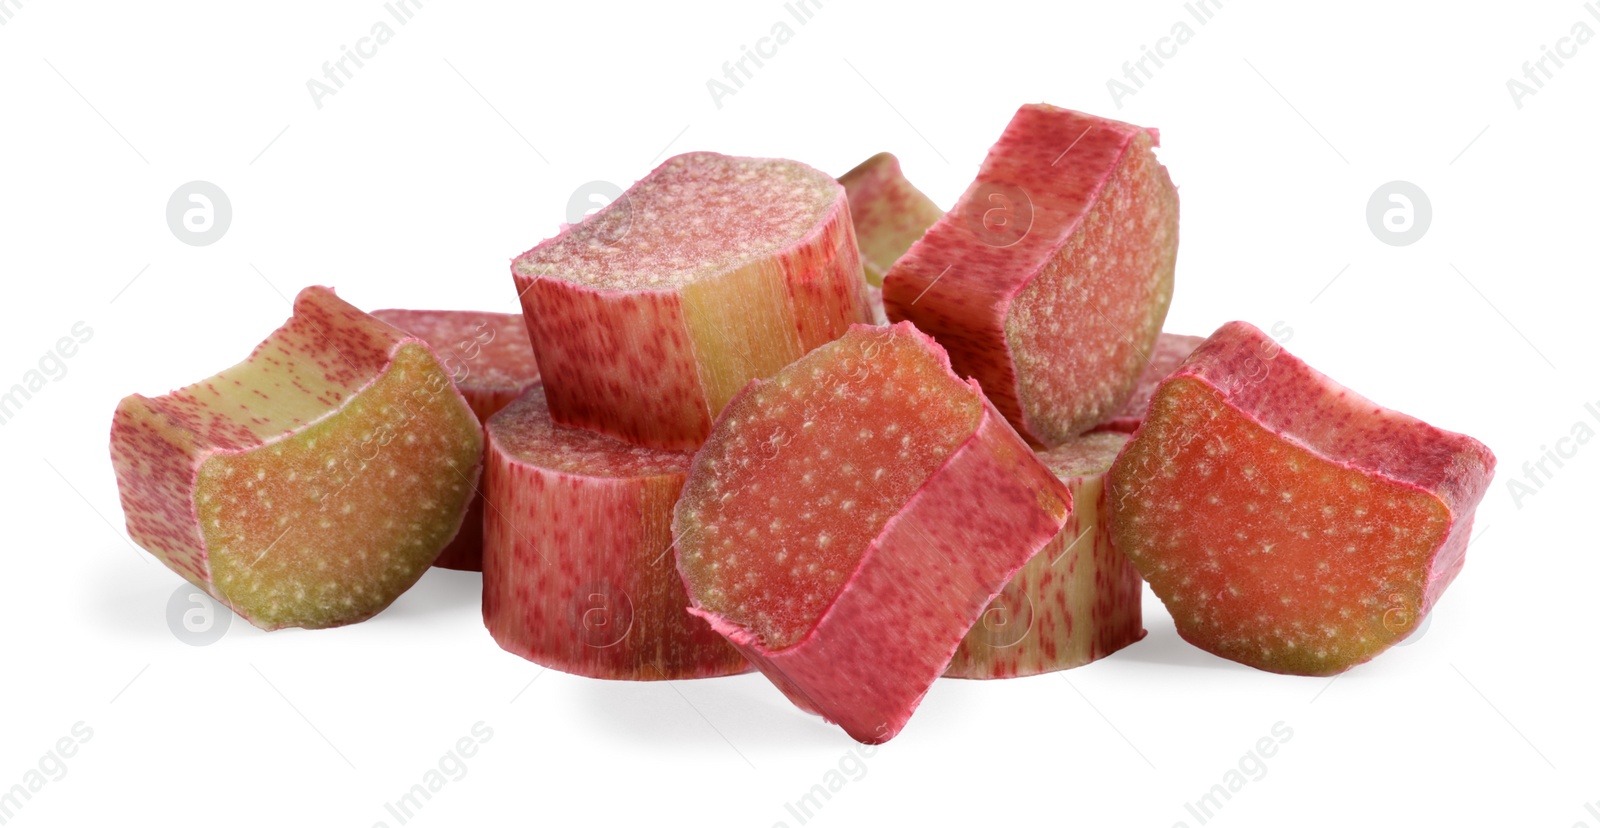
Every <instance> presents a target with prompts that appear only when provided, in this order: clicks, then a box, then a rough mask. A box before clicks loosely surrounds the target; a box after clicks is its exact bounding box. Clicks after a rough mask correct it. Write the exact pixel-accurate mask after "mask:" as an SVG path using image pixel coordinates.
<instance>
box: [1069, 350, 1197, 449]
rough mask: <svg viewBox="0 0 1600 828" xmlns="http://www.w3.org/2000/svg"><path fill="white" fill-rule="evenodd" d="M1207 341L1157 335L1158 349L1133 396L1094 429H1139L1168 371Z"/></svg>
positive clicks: (1172, 369) (1141, 376) (1151, 357)
mask: <svg viewBox="0 0 1600 828" xmlns="http://www.w3.org/2000/svg"><path fill="white" fill-rule="evenodd" d="M1204 341H1206V338H1205V337H1203V336H1184V335H1182V334H1169V333H1163V334H1162V335H1161V336H1160V337H1159V338H1157V339H1156V348H1155V353H1152V354H1150V361H1149V362H1147V363H1145V366H1144V370H1143V371H1140V372H1139V382H1138V384H1136V385H1135V386H1134V388H1133V396H1131V397H1129V398H1128V401H1127V402H1125V403H1123V404H1122V407H1121V408H1120V409H1117V412H1116V413H1115V414H1113V415H1112V416H1111V418H1110V419H1108V420H1106V421H1105V422H1103V423H1101V424H1099V425H1097V426H1095V427H1094V430H1095V431H1120V432H1122V433H1124V434H1132V433H1134V432H1135V431H1138V430H1139V423H1141V422H1143V421H1144V412H1145V409H1147V408H1149V407H1150V398H1151V397H1153V396H1155V393H1156V386H1158V385H1160V384H1161V381H1162V380H1164V379H1166V378H1167V375H1168V374H1170V373H1172V372H1173V371H1176V370H1178V366H1179V365H1182V364H1183V361H1184V360H1186V359H1188V358H1189V354H1191V353H1193V352H1194V349H1195V348H1198V347H1200V343H1202V342H1204Z"/></svg>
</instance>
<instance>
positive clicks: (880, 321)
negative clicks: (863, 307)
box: [867, 285, 889, 325]
mask: <svg viewBox="0 0 1600 828" xmlns="http://www.w3.org/2000/svg"><path fill="white" fill-rule="evenodd" d="M867 307H868V308H870V309H871V310H872V314H871V315H872V324H874V325H887V324H889V316H888V314H886V313H884V311H883V288H881V287H873V286H872V285H867Z"/></svg>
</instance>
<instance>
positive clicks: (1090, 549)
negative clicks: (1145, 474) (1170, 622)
mask: <svg viewBox="0 0 1600 828" xmlns="http://www.w3.org/2000/svg"><path fill="white" fill-rule="evenodd" d="M1127 442H1128V436H1127V435H1126V434H1117V433H1105V434H1086V435H1084V436H1082V437H1076V438H1073V439H1071V440H1068V441H1067V442H1065V443H1063V444H1061V445H1060V446H1057V447H1056V448H1053V449H1050V450H1049V451H1046V452H1043V453H1041V454H1040V455H1039V459H1041V460H1043V461H1044V464H1045V465H1046V466H1048V467H1049V468H1050V471H1052V472H1054V473H1055V475H1056V477H1058V478H1060V479H1061V482H1063V483H1065V484H1067V491H1069V492H1071V493H1072V515H1071V516H1069V517H1068V518H1067V522H1066V525H1064V526H1062V527H1061V532H1060V533H1059V534H1057V535H1056V536H1055V539H1054V540H1052V541H1050V542H1049V543H1048V544H1046V545H1045V547H1044V548H1043V549H1041V550H1039V553H1038V554H1037V555H1034V556H1033V560H1031V561H1028V565H1027V566H1024V567H1023V568H1022V569H1021V570H1020V571H1019V572H1017V574H1016V576H1014V577H1013V578H1012V579H1011V582H1010V583H1008V584H1006V588H1005V589H1003V590H1001V592H1000V594H999V595H998V596H996V597H995V599H994V601H992V602H990V604H989V607H988V608H987V609H985V610H984V612H983V615H982V617H980V618H979V619H978V623H977V624H975V625H973V627H972V630H971V631H970V632H968V633H967V637H966V638H965V639H964V640H962V642H961V647H960V648H959V649H957V650H956V654H955V658H953V659H951V661H950V667H949V668H948V669H947V670H945V673H944V674H945V675H946V676H950V677H952V678H970V679H993V678H1011V677H1013V676H1032V675H1037V674H1039V673H1048V672H1052V671H1054V670H1066V669H1069V668H1072V667H1081V666H1083V665H1085V664H1088V663H1089V662H1091V661H1095V660H1097V659H1101V658H1105V657H1106V656H1108V655H1110V654H1112V653H1114V652H1116V651H1118V650H1120V649H1122V648H1123V647H1126V646H1128V645H1129V644H1132V643H1134V642H1136V641H1138V640H1139V639H1141V638H1144V634H1145V633H1144V623H1143V621H1142V618H1141V614H1140V600H1141V599H1142V598H1143V594H1144V581H1143V580H1142V579H1140V577H1139V571H1138V570H1137V569H1134V567H1133V564H1132V563H1130V562H1129V561H1128V559H1127V558H1126V557H1125V556H1123V555H1122V553H1120V552H1118V551H1117V550H1116V547H1115V546H1113V545H1112V543H1111V525H1110V523H1109V522H1108V521H1107V520H1106V508H1105V506H1106V504H1105V474H1106V472H1107V471H1109V470H1110V469H1111V461H1112V460H1114V459H1116V456H1117V452H1119V451H1121V450H1122V447H1123V446H1125V445H1127Z"/></svg>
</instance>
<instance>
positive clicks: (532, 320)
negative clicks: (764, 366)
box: [512, 187, 871, 450]
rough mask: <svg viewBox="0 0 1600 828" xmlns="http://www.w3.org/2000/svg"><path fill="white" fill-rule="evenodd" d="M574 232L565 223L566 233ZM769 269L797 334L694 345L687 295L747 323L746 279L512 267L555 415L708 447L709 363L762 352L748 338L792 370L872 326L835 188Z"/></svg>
mask: <svg viewBox="0 0 1600 828" xmlns="http://www.w3.org/2000/svg"><path fill="white" fill-rule="evenodd" d="M569 232H571V228H568V229H567V230H563V231H562V235H565V234H566V233H569ZM560 238H561V236H560V235H558V236H556V237H555V239H560ZM555 239H551V240H549V241H546V242H544V243H542V244H541V245H540V247H542V246H544V245H546V244H551V243H553V242H554V241H555ZM539 249H540V248H539V247H535V248H534V249H533V250H530V251H528V252H527V253H524V254H523V257H528V256H533V255H535V254H536V253H538V251H539ZM772 263H773V264H775V265H776V267H777V270H778V272H779V273H781V274H782V276H781V281H782V283H783V285H782V287H783V290H784V292H785V293H786V294H787V300H788V302H787V304H788V307H787V309H786V311H787V316H788V317H789V318H790V319H792V327H789V328H787V329H784V330H749V329H745V330H738V331H733V330H730V329H728V328H727V327H725V326H719V329H718V332H717V333H718V335H722V336H726V340H718V341H697V340H696V337H695V335H694V333H693V331H692V329H691V325H690V320H689V311H688V308H687V306H686V300H685V292H686V291H687V290H701V291H718V294H717V302H715V303H712V302H703V303H702V304H703V305H704V304H720V305H721V306H722V310H723V312H724V313H725V314H726V313H730V312H731V313H732V314H733V315H732V317H731V318H735V319H737V318H739V317H741V316H742V314H739V313H738V312H737V309H739V308H741V307H744V306H748V305H751V304H753V303H755V302H757V301H760V298H759V297H755V296H751V295H749V291H748V290H747V288H746V287H745V283H744V282H733V281H729V283H728V284H727V285H726V286H720V287H719V286H718V285H717V284H716V283H715V280H716V279H717V278H718V277H711V279H706V280H701V281H700V282H697V283H695V284H694V285H691V286H690V287H688V288H684V289H666V290H644V289H640V290H614V289H604V288H596V287H591V286H588V285H582V284H578V283H576V282H572V281H567V280H563V279H553V278H539V279H536V278H532V277H529V276H525V275H523V274H522V273H519V272H518V271H517V269H516V267H515V265H513V267H512V278H513V280H514V281H515V283H516V287H517V293H518V295H519V296H521V298H522V308H523V315H524V317H525V318H526V321H527V326H528V333H529V335H530V337H531V339H532V341H533V347H534V350H535V352H537V354H538V358H539V369H540V374H541V376H542V378H543V382H544V388H545V393H546V395H547V396H548V398H549V401H550V414H551V416H552V417H554V418H555V421H556V422H558V423H560V424H562V425H566V426H576V427H581V428H588V429H591V430H594V431H600V432H603V433H605V434H610V435H612V436H614V437H619V438H621V439H624V440H628V441H630V442H633V443H637V444H639V445H643V446H649V447H651V448H659V449H667V450H684V449H689V450H692V449H695V448H697V447H699V445H700V444H701V443H702V442H704V441H705V438H706V435H707V434H708V433H710V430H711V422H712V420H713V418H715V417H716V415H717V414H718V413H719V411H720V410H721V401H718V400H715V399H713V396H712V395H711V394H710V393H709V392H708V389H707V378H706V376H705V372H706V371H707V370H708V368H707V364H708V363H710V362H713V361H715V362H719V363H726V362H729V361H732V362H738V361H740V355H742V354H743V353H745V352H748V351H752V350H759V349H755V348H751V347H750V344H749V342H748V341H747V340H750V339H753V340H757V341H759V342H760V343H761V345H762V346H764V347H765V348H767V349H772V348H776V349H779V350H781V351H782V352H783V353H784V354H785V356H786V358H785V359H783V360H782V364H787V363H788V362H791V361H793V360H795V359H798V358H799V357H801V356H803V355H804V354H805V353H806V352H808V351H810V350H811V349H813V348H816V347H817V346H818V345H822V344H824V343H826V342H831V341H832V340H834V339H835V338H837V337H838V336H839V335H840V334H842V333H844V331H845V329H846V328H848V327H849V326H850V325H851V324H853V323H859V322H868V321H870V320H871V310H870V308H869V307H868V304H867V296H866V282H865V280H864V279H863V278H862V275H861V273H862V271H861V260H860V254H859V252H858V251H857V250H856V240H855V231H854V229H853V228H852V226H851V223H850V210H849V206H848V202H847V200H846V197H845V193H844V189H843V188H842V187H841V188H838V197H837V200H836V201H835V203H834V206H833V208H832V210H831V211H830V212H829V213H828V214H827V217H826V218H825V219H824V220H823V221H822V222H820V223H819V224H818V226H817V227H816V228H815V229H814V230H813V231H812V232H811V233H809V234H807V235H806V236H805V237H804V238H802V239H801V240H800V241H799V242H797V243H795V244H793V245H791V246H789V247H787V248H784V249H783V250H781V251H779V252H778V253H776V254H775V255H774V256H772ZM725 281H728V280H725ZM776 367H781V364H780V365H778V366H775V367H774V370H776ZM756 378H759V375H750V376H748V377H746V379H756ZM740 385H742V382H741V383H739V384H737V385H735V386H734V387H735V388H737V387H739V386H740Z"/></svg>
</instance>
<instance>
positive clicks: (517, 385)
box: [372, 309, 539, 572]
mask: <svg viewBox="0 0 1600 828" xmlns="http://www.w3.org/2000/svg"><path fill="white" fill-rule="evenodd" d="M372 315H373V316H374V317H376V318H378V319H379V320H381V321H383V322H386V323H388V324H390V325H393V326H395V327H396V328H398V329H400V330H402V331H407V332H409V333H411V334H414V335H416V336H420V337H422V338H423V339H425V340H427V341H428V344H429V345H432V346H433V349H434V351H435V352H437V353H438V354H439V356H440V358H441V359H443V360H444V365H445V369H446V370H448V371H449V372H450V378H451V380H453V381H454V382H455V384H456V390H458V391H460V392H461V396H463V397H465V398H466V400H467V404H468V405H470V406H472V413H474V414H476V415H478V421H479V422H488V420H489V418H490V417H491V416H493V415H494V413H495V412H496V411H499V410H500V409H502V408H505V407H506V405H507V404H508V403H510V402H511V401H512V400H514V399H516V398H517V397H520V396H522V394H523V392H525V391H527V390H528V389H529V388H532V387H533V386H535V385H538V384H539V363H538V361H537V360H535V359H534V356H533V345H532V344H530V343H529V342H528V329H527V327H526V326H525V325H524V324H523V322H522V314H519V313H488V312H485V311H461V310H398V309H389V310H377V311H373V312H372ZM433 565H434V566H437V567H443V568H445V569H461V570H466V571H468V572H482V571H483V494H482V493H481V492H479V493H477V494H475V495H473V498H472V506H471V507H469V508H468V509H467V517H466V519H465V520H463V521H462V522H461V531H460V532H459V533H457V534H456V538H455V540H453V541H451V542H450V545H449V546H446V547H445V548H444V551H443V552H441V553H439V558H438V559H437V560H435V561H434V562H433Z"/></svg>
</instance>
